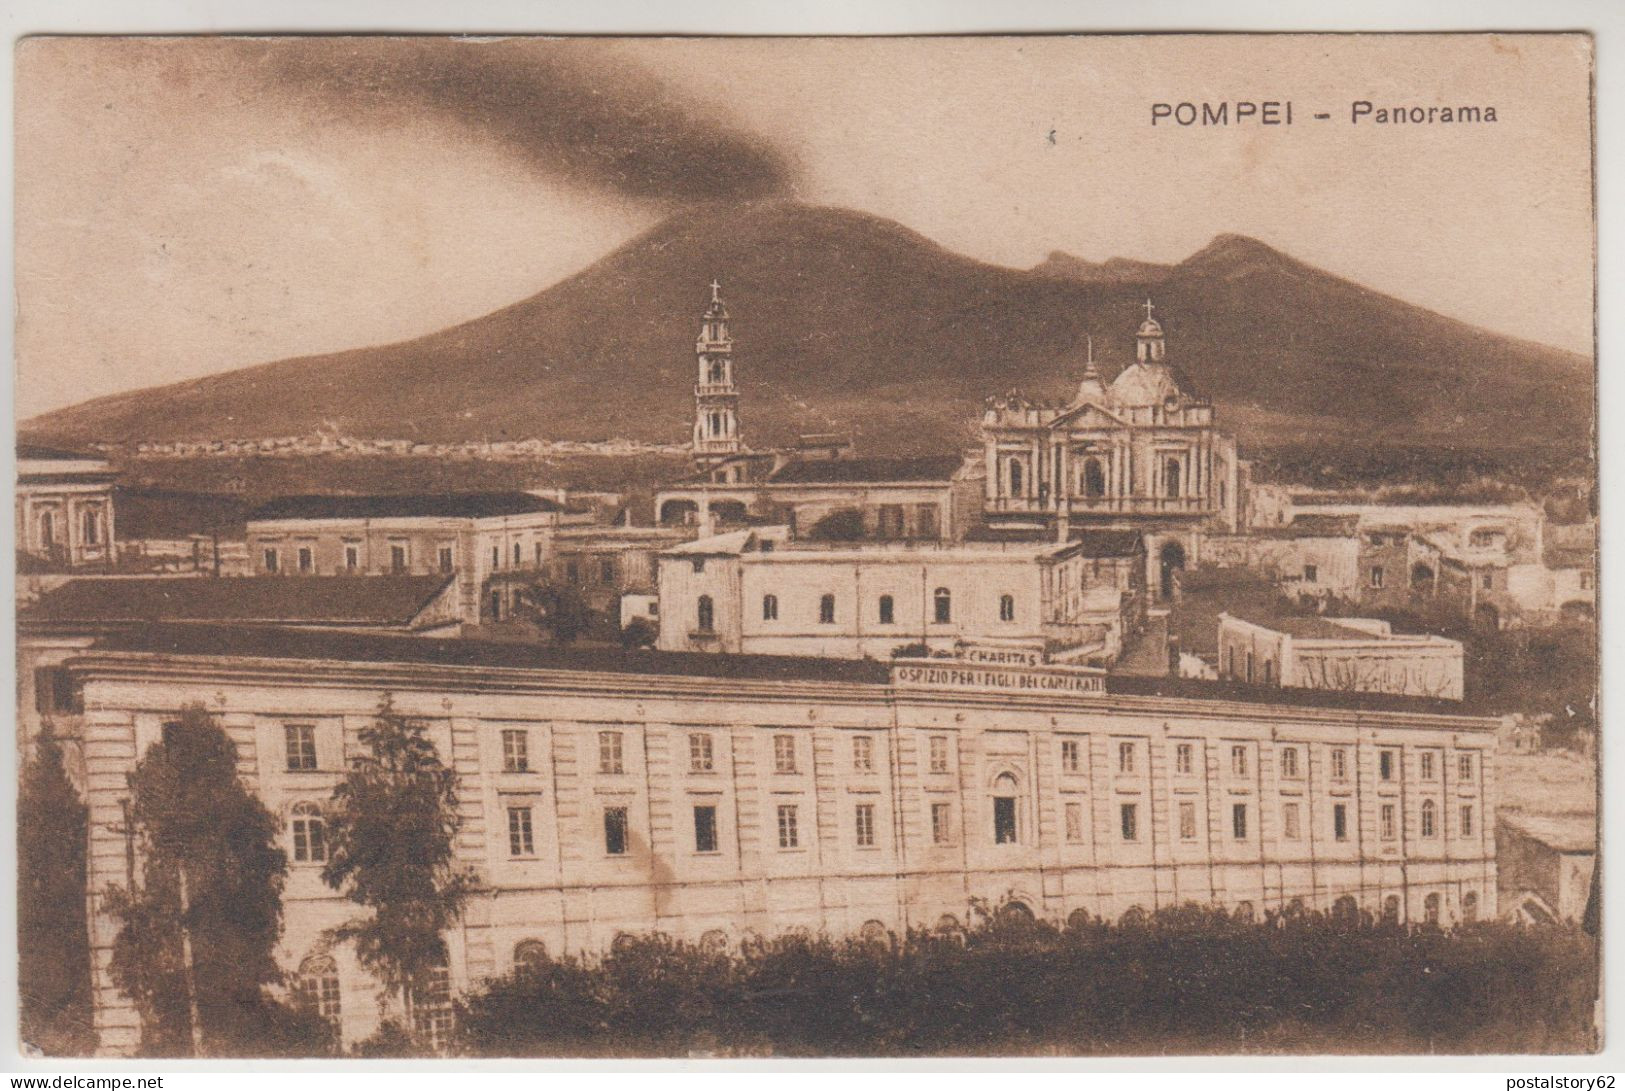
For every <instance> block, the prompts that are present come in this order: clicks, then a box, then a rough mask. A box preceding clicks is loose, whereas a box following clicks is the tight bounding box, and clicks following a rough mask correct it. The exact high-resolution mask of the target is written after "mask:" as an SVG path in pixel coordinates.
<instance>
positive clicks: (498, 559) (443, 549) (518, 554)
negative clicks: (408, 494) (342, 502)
mask: <svg viewBox="0 0 1625 1091" xmlns="http://www.w3.org/2000/svg"><path fill="white" fill-rule="evenodd" d="M545 554H546V546H545V545H544V544H543V543H542V542H537V543H536V564H537V566H540V565H541V564H542V562H543V560H544V559H545ZM502 560H503V553H502V547H501V546H492V547H491V567H492V568H501V567H502ZM261 561H262V564H263V567H264V569H265V571H267V572H271V573H276V572H281V571H282V549H281V547H280V546H273V545H267V546H263V547H262V552H261ZM435 563H436V566H437V567H438V568H439V570H440V571H441V572H451V571H453V570H455V569H456V567H457V547H456V546H453V545H445V544H442V545H439V546H436V547H435ZM603 563H604V565H605V566H606V571H607V572H608V573H609V574H608V575H606V576H605V577H604V580H605V582H606V583H607V582H613V580H614V563H615V562H614V561H613V560H612V559H606V560H605V561H604V562H603ZM522 564H524V547H523V546H522V545H521V544H520V543H519V542H515V543H514V544H513V567H514V568H518V567H520V566H521V565H522ZM293 565H294V567H293V570H294V571H295V572H299V573H301V574H304V575H313V574H314V573H315V572H316V546H315V544H314V543H312V544H310V545H298V546H295V547H294V551H293ZM411 568H412V547H411V543H410V542H390V543H389V570H390V571H391V572H395V573H401V572H407V571H410V570H411ZM340 571H342V572H359V571H361V543H360V542H345V543H344V563H343V565H342V566H341V567H340Z"/></svg>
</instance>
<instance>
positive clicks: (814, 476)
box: [768, 455, 964, 485]
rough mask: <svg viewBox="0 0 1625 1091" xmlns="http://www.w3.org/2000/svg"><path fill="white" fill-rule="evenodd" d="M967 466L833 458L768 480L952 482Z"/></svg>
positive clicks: (950, 458) (941, 459) (936, 460)
mask: <svg viewBox="0 0 1625 1091" xmlns="http://www.w3.org/2000/svg"><path fill="white" fill-rule="evenodd" d="M962 465H964V459H962V458H960V457H959V456H958V455H933V456H930V457H927V458H830V459H818V460H812V461H806V462H792V463H790V464H789V465H788V466H784V467H781V468H780V469H779V471H778V472H777V473H775V474H774V475H773V476H772V477H770V478H769V479H768V480H769V481H771V482H772V483H773V484H775V485H782V484H793V485H818V484H826V483H827V484H837V483H858V482H867V483H874V482H881V481H952V480H953V476H954V474H956V473H958V472H959V468H960V467H961V466H962Z"/></svg>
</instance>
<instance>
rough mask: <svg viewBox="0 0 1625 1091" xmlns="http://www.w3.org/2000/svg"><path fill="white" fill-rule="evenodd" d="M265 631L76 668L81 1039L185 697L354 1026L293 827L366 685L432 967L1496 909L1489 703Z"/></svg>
mask: <svg viewBox="0 0 1625 1091" xmlns="http://www.w3.org/2000/svg"><path fill="white" fill-rule="evenodd" d="M273 635H274V637H275V638H274V639H270V638H267V637H265V636H263V635H260V634H254V633H242V632H235V631H219V632H215V633H210V632H207V631H203V630H198V629H195V628H188V629H185V630H182V631H178V632H167V631H147V632H142V633H126V634H120V635H118V636H114V637H110V638H109V639H108V640H107V641H105V642H104V643H103V645H102V646H101V647H99V648H97V649H94V650H91V651H89V652H86V653H85V654H83V655H81V656H80V657H78V658H76V659H74V660H73V661H72V662H71V671H72V676H73V679H74V683H75V686H76V688H77V692H78V694H79V698H78V700H79V702H80V707H81V708H82V712H81V714H80V715H79V717H78V719H77V721H76V722H75V725H73V727H72V730H75V731H76V732H77V733H78V734H80V735H81V736H82V739H83V754H84V759H83V760H84V763H85V770H84V776H85V780H86V783H87V784H88V799H89V805H90V824H91V851H90V861H91V864H90V866H91V875H90V882H89V888H90V890H91V891H93V892H94V893H93V895H92V898H93V905H92V914H91V918H92V930H93V935H92V944H93V950H94V968H95V975H96V977H95V990H96V991H95V996H96V1005H95V1010H96V1027H97V1030H98V1033H99V1035H100V1041H101V1050H102V1052H104V1053H107V1054H126V1053H129V1052H131V1051H132V1050H134V1049H135V1047H136V1045H137V1043H138V1036H139V1025H138V1019H137V1014H136V1011H135V1009H134V1008H133V1006H132V1005H131V1003H130V1001H129V1000H128V998H126V997H124V996H122V995H121V994H120V993H119V992H118V991H117V989H116V988H115V987H114V986H113V984H112V982H111V979H110V977H109V975H108V969H107V967H108V959H109V957H110V953H111V941H112V936H113V931H114V927H115V925H114V922H113V920H112V919H111V918H110V917H109V916H108V914H107V911H106V905H105V901H104V896H103V895H102V893H101V892H102V891H104V890H106V889H107V887H108V886H109V884H122V883H124V882H125V881H126V874H125V872H126V847H127V846H126V840H125V837H126V835H125V833H124V832H123V830H124V827H123V825H122V822H123V811H122V809H121V801H122V800H123V799H124V798H125V797H126V794H127V792H128V786H127V783H126V780H125V775H126V774H127V773H128V772H129V770H130V768H131V766H132V764H133V763H134V762H135V761H136V760H137V759H138V758H139V756H140V755H141V754H143V753H144V752H145V751H146V749H147V747H148V746H150V745H151V744H152V742H153V741H154V740H156V739H158V738H159V737H160V734H161V732H162V729H163V724H164V723H165V722H166V721H167V720H170V719H173V718H174V717H175V716H176V713H177V710H178V709H180V708H181V707H182V706H184V705H186V704H188V703H190V702H203V703H204V704H205V705H206V706H207V707H208V709H209V710H210V712H211V713H212V714H213V715H214V716H215V717H216V718H217V720H218V722H219V723H221V724H222V726H223V727H224V728H225V730H226V731H227V732H228V734H229V735H230V736H231V738H232V739H233V740H234V741H235V743H236V745H237V748H238V753H239V755H240V763H239V775H240V776H241V777H242V778H243V780H244V781H245V783H246V784H247V785H248V786H249V787H250V789H251V790H252V791H254V792H255V793H256V794H257V795H258V796H259V797H260V798H261V799H262V800H263V801H264V802H265V804H266V806H267V807H268V808H270V809H271V810H272V812H273V813H274V814H275V815H277V816H278V818H279V820H280V821H281V822H282V823H283V826H284V830H285V836H286V837H287V848H288V852H289V858H290V861H291V873H290V877H289V881H288V884H287V889H286V892H285V895H284V902H285V916H286V930H285V934H284V937H283V943H282V950H281V953H280V954H281V959H282V962H283V965H284V966H285V967H286V968H287V969H288V970H289V971H290V972H293V973H295V974H300V973H303V974H304V975H306V976H315V977H318V978H321V979H328V978H330V979H331V988H332V994H333V1007H332V1009H331V1012H330V1014H331V1015H332V1016H333V1017H334V1018H335V1020H336V1021H338V1022H339V1024H340V1025H341V1027H342V1029H343V1031H344V1035H345V1038H346V1040H352V1041H353V1040H356V1039H358V1038H360V1037H363V1036H365V1035H366V1034H368V1033H370V1032H371V1031H372V1029H373V1028H374V1027H375V1026H376V1023H377V1020H378V1018H379V1006H378V1000H379V989H378V985H377V983H376V982H375V981H373V980H372V979H371V978H370V977H368V976H367V975H366V974H365V973H364V972H363V971H361V969H360V968H359V966H358V965H357V964H356V962H355V960H354V957H353V954H352V953H351V952H350V951H348V950H347V949H346V948H344V947H342V946H340V947H336V948H335V947H333V946H331V945H330V944H329V943H328V942H327V941H326V940H325V939H324V936H323V932H324V930H325V929H328V928H330V927H331V926H333V925H336V924H338V923H340V922H342V921H344V920H347V919H349V917H350V916H351V915H352V914H353V912H354V907H353V906H352V905H350V904H349V903H347V902H345V901H344V900H342V899H341V898H339V897H337V896H336V895H335V894H334V893H333V892H332V891H331V890H329V889H328V888H326V887H325V886H324V885H323V884H322V883H321V880H320V878H319V872H320V870H321V862H322V861H321V860H320V859H319V858H318V857H319V856H320V855H321V849H320V847H319V846H320V844H321V843H322V842H321V840H320V838H319V837H318V836H316V835H315V834H313V833H312V823H319V822H321V821H323V819H322V812H323V808H324V806H325V805H326V801H327V800H328V798H329V796H330V794H331V792H332V789H333V786H334V785H335V783H336V782H337V781H338V779H339V777H340V776H341V774H342V770H343V768H344V764H345V761H346V759H347V757H348V756H350V755H352V754H354V753H356V752H357V748H358V747H359V745H360V743H359V732H360V730H361V729H362V728H363V727H364V726H365V725H366V724H367V723H369V722H370V720H371V718H372V716H373V715H374V714H375V713H376V710H377V708H378V704H379V701H380V699H381V698H382V696H383V695H384V694H386V693H387V694H389V695H390V696H391V698H392V700H393V702H394V705H395V707H396V709H398V710H399V711H401V712H404V713H405V714H407V715H409V716H413V717H418V718H421V720H422V721H423V722H425V723H426V725H427V726H428V728H429V731H430V734H431V737H432V738H433V739H434V741H435V744H436V746H437V748H438V749H439V751H440V753H441V754H442V755H443V756H445V757H446V758H447V759H448V761H449V762H450V763H451V765H452V766H453V767H454V768H455V769H456V771H457V773H458V775H459V778H460V782H461V788H460V793H459V794H460V798H461V810H462V833H461V835H460V837H459V840H458V845H459V849H458V853H459V863H461V864H465V865H468V866H471V867H473V868H475V869H476V871H477V874H478V875H479V878H480V889H479V890H478V892H477V893H476V894H475V896H474V897H473V899H472V900H471V901H470V903H469V905H468V907H467V909H466V911H465V913H464V914H463V917H462V919H461V921H460V922H459V924H458V925H457V926H456V928H454V929H453V931H452V933H451V934H450V935H448V937H447V938H448V943H449V946H450V952H451V958H450V963H449V965H448V967H447V974H446V979H447V983H448V986H449V988H450V989H451V990H452V991H457V990H463V989H467V988H470V987H473V986H475V985H477V983H478V982H479V981H480V980H481V979H483V978H486V977H489V976H492V975H496V974H501V973H504V972H507V971H508V970H509V969H511V968H512V967H513V966H514V964H515V962H516V961H518V960H521V959H523V958H524V957H525V956H526V953H527V952H529V951H535V950H538V949H545V950H547V951H551V952H555V953H557V952H570V951H596V950H600V949H602V948H604V947H605V946H606V945H608V944H609V943H611V942H612V941H613V940H614V939H615V937H616V936H617V935H619V934H621V933H623V932H630V933H643V932H649V931H661V932H666V933H668V934H670V935H672V936H674V937H678V938H682V939H687V940H697V941H703V942H715V943H725V944H733V943H738V942H740V941H741V940H743V939H746V938H748V937H750V936H752V935H772V934H777V933H780V932H783V931H786V930H790V929H798V928H799V929H807V930H810V931H827V932H830V933H834V934H841V933H847V932H858V931H865V932H871V933H884V932H895V931H900V930H903V929H907V928H913V927H924V928H933V927H956V926H958V925H961V924H963V923H965V922H967V921H968V920H969V919H970V917H971V914H972V912H973V905H974V904H975V903H976V902H978V901H985V902H986V903H988V904H993V905H996V904H999V903H1005V902H1010V903H1019V905H1020V906H1021V907H1022V908H1024V909H1025V910H1026V911H1027V912H1030V913H1032V914H1034V915H1035V916H1039V917H1043V918H1045V919H1050V920H1055V921H1065V920H1067V919H1068V918H1069V917H1070V916H1072V915H1074V914H1078V913H1088V914H1093V915H1099V916H1106V917H1110V918H1116V917H1119V916H1121V915H1122V914H1124V913H1127V912H1130V911H1132V910H1141V911H1153V910H1155V909H1157V908H1160V907H1165V906H1172V905H1177V904H1183V903H1187V902H1196V903H1200V904H1216V905H1220V906H1225V907H1230V908H1234V909H1236V910H1238V911H1240V912H1243V913H1253V914H1261V913H1263V912H1265V911H1267V910H1274V909H1282V908H1286V907H1289V906H1292V905H1293V904H1295V903H1296V904H1301V905H1303V906H1305V907H1307V908H1311V909H1321V910H1340V911H1341V910H1349V909H1355V908H1358V909H1360V910H1364V911H1367V912H1370V913H1372V914H1377V915H1384V914H1386V915H1389V916H1392V917H1398V918H1402V919H1405V920H1417V921H1420V920H1424V919H1431V920H1436V921H1438V922H1439V923H1441V924H1446V925H1447V924H1449V923H1452V922H1456V921H1461V920H1467V919H1472V918H1474V917H1477V916H1481V915H1484V916H1487V915H1491V914H1493V913H1494V911H1495V902H1494V898H1495V890H1496V879H1495V858H1494V846H1495V842H1494V836H1493V831H1494V829H1495V825H1494V809H1495V791H1494V789H1495V757H1494V729H1495V722H1494V721H1490V720H1478V719H1471V718H1466V717H1460V716H1441V715H1436V714H1432V713H1429V712H1422V711H1415V708H1418V707H1422V706H1423V705H1425V704H1426V703H1416V702H1412V703H1411V704H1410V705H1405V704H1404V702H1401V701H1399V700H1398V699H1395V698H1386V699H1384V700H1383V701H1378V700H1377V699H1376V698H1369V697H1368V698H1365V700H1366V701H1367V702H1374V703H1368V704H1366V705H1359V706H1347V707H1331V706H1330V703H1329V702H1328V703H1327V704H1325V705H1322V706H1317V705H1314V704H1312V703H1299V704H1295V705H1288V704H1284V703H1281V702H1280V701H1268V700H1264V699H1262V698H1263V697H1267V696H1268V694H1267V692H1266V691H1258V694H1259V697H1258V698H1254V699H1246V700H1242V699H1237V698H1236V694H1235V691H1234V688H1233V687H1232V690H1231V691H1229V693H1228V695H1227V696H1224V697H1217V696H1204V697H1195V698H1193V697H1192V696H1190V694H1189V692H1182V693H1181V694H1180V695H1162V696H1159V695H1157V694H1156V688H1155V687H1154V686H1151V687H1144V688H1143V691H1142V690H1136V691H1134V692H1120V691H1118V690H1119V688H1120V687H1123V686H1125V685H1131V684H1132V683H1130V682H1128V681H1126V680H1123V679H1116V678H1112V679H1107V678H1105V677H1104V676H1103V675H1101V674H1100V673H1098V672H1090V671H1086V670H1079V669H1075V668H1073V669H1066V668H1037V669H1028V668H1019V667H1011V666H977V665H974V664H969V663H953V662H945V661H923V662H919V663H915V664H899V665H896V666H894V667H891V668H887V667H885V666H882V665H880V664H874V663H864V662H837V661H819V660H795V659H759V658H753V657H714V656H691V655H690V656H683V655H675V656H673V655H660V654H658V653H647V652H644V653H610V652H587V651H559V650H550V651H547V652H542V653H538V652H537V650H536V649H527V648H517V647H515V646H512V645H500V644H481V643H478V642H468V641H432V640H431V641H425V640H419V639H410V638H381V637H372V638H367V637H358V636H342V637H338V636H333V635H331V634H319V633H303V634H280V633H279V634H273ZM1189 689H1190V685H1189V684H1187V685H1186V691H1188V690H1189ZM1326 696H1329V697H1331V696H1334V697H1337V698H1343V697H1344V695H1326ZM1344 704H1345V705H1347V702H1346V701H1345V702H1344ZM312 846H318V847H315V848H313V847H312ZM324 987H325V986H324ZM423 1017H424V1018H425V1019H428V1020H430V1021H431V1023H432V1022H433V1021H434V1020H435V1019H438V1018H439V1013H438V1011H437V1010H436V1009H434V1008H433V1007H431V1008H429V1009H428V1010H427V1011H426V1012H424V1014H423Z"/></svg>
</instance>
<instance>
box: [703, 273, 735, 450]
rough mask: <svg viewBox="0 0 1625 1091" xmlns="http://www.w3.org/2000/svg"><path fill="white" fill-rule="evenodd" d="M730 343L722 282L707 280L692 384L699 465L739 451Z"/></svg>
mask: <svg viewBox="0 0 1625 1091" xmlns="http://www.w3.org/2000/svg"><path fill="white" fill-rule="evenodd" d="M733 351H734V343H733V338H732V337H730V336H729V334H728V308H727V307H726V306H724V305H723V302H722V285H721V284H719V283H718V282H717V281H715V280H713V281H712V282H711V301H710V303H708V304H706V307H705V314H704V315H703V316H702V317H701V320H700V335H699V337H698V338H697V339H696V340H695V342H694V355H695V358H696V360H697V362H698V365H699V377H698V381H697V382H696V383H695V384H694V462H695V464H696V465H697V466H699V467H700V468H701V469H705V468H707V467H709V466H713V465H715V464H716V463H717V462H720V461H721V460H723V459H725V458H727V457H729V456H730V455H736V454H739V453H740V452H741V451H742V450H744V444H743V442H742V441H741V439H740V435H739V390H738V388H737V387H735V386H734V358H733Z"/></svg>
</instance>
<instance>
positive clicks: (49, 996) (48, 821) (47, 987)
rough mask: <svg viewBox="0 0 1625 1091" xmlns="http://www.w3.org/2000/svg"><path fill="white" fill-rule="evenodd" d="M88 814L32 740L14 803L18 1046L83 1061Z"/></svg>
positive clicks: (44, 749)
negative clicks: (22, 1044) (20, 1043)
mask: <svg viewBox="0 0 1625 1091" xmlns="http://www.w3.org/2000/svg"><path fill="white" fill-rule="evenodd" d="M88 816H89V811H88V809H87V808H86V807H85V805H84V803H83V802H82V801H81V800H80V798H79V793H78V792H77V791H75V790H74V787H73V784H72V782H71V781H69V780H68V774H67V771H66V769H64V767H63V764H62V747H61V744H60V743H58V742H57V740H56V739H55V738H54V737H53V736H52V735H51V734H50V733H49V729H47V731H46V732H45V733H43V734H41V735H40V736H39V738H38V739H36V740H35V744H34V756H33V760H31V761H30V762H29V763H28V764H27V766H26V767H25V768H24V769H23V775H22V781H21V784H20V785H19V787H18V795H17V941H18V965H17V986H18V993H19V996H18V1003H19V1007H20V1009H21V1010H20V1017H21V1029H22V1037H23V1041H25V1042H27V1043H28V1044H29V1045H31V1046H34V1047H36V1048H37V1049H39V1050H41V1051H42V1052H44V1053H46V1054H48V1055H51V1056H82V1055H84V1054H87V1053H89V1052H91V1051H92V1050H93V1049H94V1048H95V1045H96V1039H95V1033H94V1030H93V1028H92V1026H91V1003H90V935H89V932H88V930H87V927H86V911H85V862H86V837H87V835H88Z"/></svg>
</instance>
